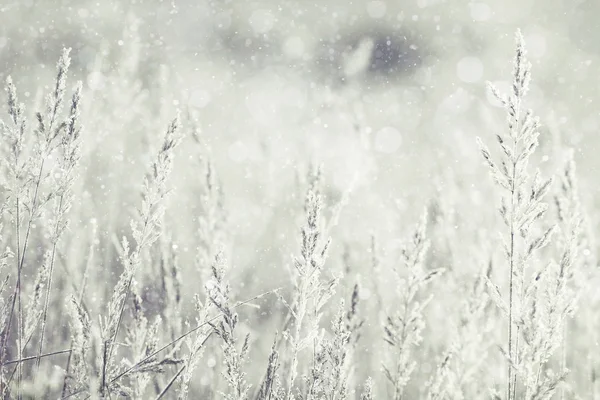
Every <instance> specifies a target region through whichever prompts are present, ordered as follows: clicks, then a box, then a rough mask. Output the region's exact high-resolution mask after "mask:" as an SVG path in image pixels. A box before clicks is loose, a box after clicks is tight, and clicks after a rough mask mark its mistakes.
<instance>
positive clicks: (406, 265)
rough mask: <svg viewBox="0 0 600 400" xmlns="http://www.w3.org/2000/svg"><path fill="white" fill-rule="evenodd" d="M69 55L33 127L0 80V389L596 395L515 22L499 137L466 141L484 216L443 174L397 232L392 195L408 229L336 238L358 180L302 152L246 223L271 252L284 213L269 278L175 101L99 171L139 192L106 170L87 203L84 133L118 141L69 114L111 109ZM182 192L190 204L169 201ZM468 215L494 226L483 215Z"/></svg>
mask: <svg viewBox="0 0 600 400" xmlns="http://www.w3.org/2000/svg"><path fill="white" fill-rule="evenodd" d="M69 65H70V52H69V50H64V52H63V53H62V56H61V57H60V60H59V62H58V66H57V73H56V79H55V81H54V83H53V85H52V86H51V89H50V90H49V94H48V95H47V97H46V104H45V107H44V111H42V112H39V113H37V114H35V122H32V120H31V118H30V117H29V114H28V112H27V111H26V109H25V106H24V105H23V104H21V103H20V101H19V97H18V94H19V92H18V91H17V88H16V87H15V85H14V83H13V81H12V80H11V79H10V78H9V79H7V82H6V94H7V111H8V115H7V117H6V118H5V119H4V122H2V123H1V125H0V133H1V139H2V141H1V145H0V151H1V152H2V158H1V163H0V183H1V189H0V200H1V203H0V211H1V215H2V222H3V223H2V225H0V244H1V245H2V252H0V273H1V274H2V281H1V283H0V294H1V297H0V300H1V301H0V328H1V329H0V332H1V337H0V345H1V351H0V361H1V365H0V379H1V381H0V390H1V391H2V394H3V396H4V398H17V399H21V398H81V399H87V398H107V399H108V398H156V399H163V398H164V399H166V398H177V399H187V398H226V399H231V400H233V399H235V400H246V399H259V400H293V399H307V400H308V399H328V400H343V399H351V398H361V399H363V400H371V399H376V398H393V399H394V400H402V399H414V398H428V399H431V400H434V399H436V400H439V399H475V398H484V397H485V396H487V395H488V394H489V393H492V396H494V398H498V399H506V400H516V399H527V400H534V399H552V398H559V397H560V398H597V397H596V396H597V394H596V391H597V389H596V386H597V383H596V382H595V375H596V371H597V366H596V365H595V362H594V361H593V360H592V362H590V363H589V364H588V365H584V364H583V363H580V362H579V360H577V359H576V357H577V354H578V353H577V348H575V347H574V345H573V343H574V342H575V341H580V342H581V341H583V342H585V343H590V344H591V343H594V342H595V339H594V337H593V335H596V333H595V332H593V330H591V329H585V328H582V327H581V320H578V319H577V318H578V317H577V315H578V314H577V313H576V310H577V304H580V305H581V308H582V310H580V311H579V312H580V313H581V315H584V316H585V318H597V317H596V316H595V314H594V311H597V309H595V308H594V307H595V304H596V302H595V301H596V300H595V298H594V297H593V296H592V293H591V291H590V290H587V285H586V282H588V281H591V280H592V279H594V278H595V277H596V272H595V268H596V265H595V257H594V253H593V252H594V248H593V243H594V242H593V239H594V229H593V224H592V219H591V218H592V217H590V215H591V213H590V212H589V211H588V212H586V209H585V207H584V204H583V202H582V201H581V199H580V196H579V193H578V190H579V189H578V185H577V178H576V173H575V162H574V161H573V155H572V153H569V152H567V149H562V147H560V146H559V147H560V149H561V152H564V153H568V154H570V155H569V158H568V160H567V162H566V164H564V163H563V160H562V159H561V160H551V162H550V163H546V164H543V163H542V162H541V161H540V158H539V157H537V154H536V152H535V150H536V148H537V147H538V138H539V137H540V123H539V121H538V119H536V118H535V117H534V116H533V113H532V112H531V111H528V110H527V109H526V103H525V101H526V97H525V95H526V94H527V91H528V87H529V80H530V71H531V65H530V64H529V63H528V62H527V59H526V50H525V43H524V40H523V38H522V36H521V35H520V33H518V34H517V50H516V56H515V60H514V69H513V74H512V86H511V91H510V93H508V94H506V95H504V94H501V93H500V92H499V91H498V90H497V89H495V88H493V87H492V88H491V91H492V93H493V94H494V95H495V96H496V98H497V100H498V101H499V102H500V103H501V104H502V106H503V108H504V110H505V112H506V116H507V124H508V126H507V127H504V128H502V127H501V126H490V127H489V130H490V131H493V132H496V131H499V132H501V133H499V134H498V135H497V140H498V143H499V145H500V147H499V151H498V152H497V153H498V154H496V150H490V149H488V147H487V146H486V145H484V142H487V139H485V140H479V145H480V149H481V152H482V154H483V157H484V160H485V162H486V164H487V166H488V167H489V170H490V171H491V175H492V178H493V180H494V181H495V183H497V186H498V187H499V189H498V193H499V195H498V204H499V211H500V220H499V221H498V223H496V220H498V218H497V214H496V213H495V211H496V210H495V209H494V208H495V207H494V206H493V202H489V203H485V204H484V203H482V204H480V209H477V210H472V209H471V210H469V212H470V214H469V212H467V213H465V207H468V206H466V204H467V196H466V195H463V196H464V197H460V196H456V195H455V193H456V192H457V191H458V192H460V189H459V188H458V186H459V183H457V181H454V182H452V181H451V182H448V183H447V184H446V187H445V188H444V189H443V190H442V191H441V192H440V196H439V198H437V199H432V200H431V201H430V202H428V203H427V206H426V210H425V212H423V213H422V214H421V217H420V220H419V222H418V223H417V225H416V227H415V228H412V229H411V228H410V225H411V224H413V223H414V222H416V219H417V217H415V216H414V215H411V214H413V213H406V214H402V212H401V211H399V215H401V216H402V217H403V219H402V220H401V223H399V224H398V225H399V226H401V229H400V230H401V236H400V235H398V233H397V232H396V231H394V232H393V235H394V236H400V237H404V236H405V235H408V237H407V238H406V239H404V240H401V241H397V240H395V239H394V240H390V241H388V242H386V241H385V240H384V241H382V242H381V243H380V242H379V238H380V237H381V238H385V237H386V234H388V233H389V231H388V232H386V227H385V226H383V225H377V224H373V225H372V226H371V228H372V229H371V231H370V232H365V234H364V235H363V234H362V232H359V233H360V234H359V233H357V235H356V237H360V238H364V241H360V240H356V241H355V242H350V241H348V242H347V243H344V242H340V243H337V242H336V234H337V235H339V236H340V237H344V238H347V237H348V236H346V235H343V230H344V229H350V230H352V229H356V228H355V227H353V226H351V225H347V224H344V218H346V217H347V215H346V214H344V206H345V205H346V204H347V203H351V202H352V196H354V195H356V193H350V191H348V192H347V193H343V194H339V193H338V194H335V193H334V194H333V195H332V191H331V190H330V189H329V188H328V186H327V177H326V176H325V175H324V173H323V171H322V170H321V169H320V168H310V169H309V170H308V171H304V170H303V169H302V168H298V169H297V171H296V178H297V179H296V182H295V186H294V190H293V191H290V192H293V193H289V194H288V197H286V198H285V199H282V200H281V204H282V208H283V209H284V210H285V212H283V213H281V215H279V216H285V218H274V219H275V220H277V222H281V220H284V221H283V222H284V224H285V226H286V228H285V232H266V233H264V235H265V237H270V238H272V242H269V244H268V247H269V248H271V247H272V246H273V247H275V248H276V250H277V251H279V253H281V252H282V250H286V249H287V248H286V247H284V246H282V247H281V248H277V246H278V243H281V242H278V240H279V238H280V237H279V236H278V235H281V236H285V235H287V234H288V233H289V232H291V231H293V227H294V226H295V224H297V223H298V221H299V218H302V222H301V229H300V235H299V237H298V238H296V239H295V241H296V242H297V243H299V244H298V245H297V246H296V249H297V250H295V251H294V253H295V254H296V256H293V257H292V259H291V265H288V264H289V263H288V261H289V259H287V260H286V259H285V257H280V259H279V260H278V265H280V264H283V265H287V266H288V267H287V269H288V272H289V277H288V278H286V279H284V280H282V279H279V276H280V275H281V274H279V273H278V272H277V271H280V270H284V269H285V268H284V267H279V266H278V268H277V271H275V272H273V271H270V270H269V268H270V266H269V265H267V264H266V263H265V264H264V265H263V264H262V263H261V264H259V265H257V266H256V268H255V269H254V270H249V269H240V268H238V265H236V264H235V263H229V262H227V261H226V255H235V254H236V245H239V241H240V239H239V234H238V233H237V231H238V230H239V229H241V228H240V226H239V224H238V225H236V224H234V223H232V221H231V220H230V219H229V218H228V212H227V207H228V204H227V202H226V201H225V199H226V195H227V190H225V189H224V186H225V185H224V183H223V182H221V180H220V179H219V174H218V168H217V167H216V166H215V164H214V163H213V161H212V152H211V149H210V146H209V143H208V141H207V140H206V139H205V137H204V136H203V132H202V130H201V129H200V127H199V126H200V122H201V119H202V118H201V116H197V115H194V113H193V112H192V111H187V110H186V112H185V113H183V116H182V117H179V116H178V117H177V118H175V119H174V120H172V122H170V123H169V124H168V126H167V127H166V130H161V129H158V128H156V126H155V125H154V124H152V123H149V122H148V121H144V122H139V124H140V125H142V126H144V129H143V132H144V143H145V151H144V165H145V167H144V168H146V170H145V172H140V171H138V169H137V168H131V171H129V170H128V171H127V172H131V173H130V174H124V173H123V172H124V171H118V170H117V171H115V173H116V174H117V175H119V176H117V177H114V176H113V177H112V178H111V179H112V180H111V181H108V182H106V183H103V185H104V184H106V185H111V184H114V183H115V182H118V181H122V183H123V185H121V187H122V186H126V185H129V184H130V183H131V182H130V179H131V180H132V181H139V182H140V183H141V188H140V189H139V190H138V189H136V190H133V191H131V192H132V193H133V192H134V193H135V194H136V196H137V197H135V198H134V196H132V195H129V194H128V193H129V192H127V191H126V190H124V189H119V186H118V185H115V186H114V188H113V190H112V191H109V192H108V193H105V194H104V195H103V197H102V199H103V200H102V202H104V203H101V202H100V200H98V198H99V197H98V198H94V196H100V194H99V193H97V192H93V190H91V191H89V190H88V189H86V184H89V181H90V179H93V173H94V171H95V170H94V169H93V168H90V166H91V165H92V164H93V161H91V160H92V158H91V157H92V154H93V152H90V151H87V152H86V151H84V147H85V146H84V145H83V144H82V143H85V142H86V141H89V142H93V143H94V146H100V147H102V146H104V147H105V148H106V149H113V148H114V147H115V146H117V144H115V143H109V142H107V143H106V144H98V143H97V142H95V141H94V140H93V138H94V135H97V133H96V132H95V131H94V129H97V128H98V125H97V124H96V125H94V124H93V125H92V127H93V128H92V129H90V128H86V129H84V128H83V125H84V124H86V121H85V118H84V116H85V115H88V116H89V117H90V118H92V119H93V116H92V115H91V114H90V112H89V111H88V113H85V112H82V107H83V108H84V109H85V108H86V107H88V108H89V109H90V110H93V108H94V107H98V112H102V111H103V110H104V108H105V107H109V106H110V105H101V106H100V105H96V104H89V103H88V104H87V105H86V93H85V90H83V89H82V85H81V84H78V85H76V86H75V88H74V89H73V90H71V87H70V86H69V85H70V84H69V83H68V81H69V79H68V73H69V71H68V70H69ZM117 73H118V74H121V76H125V75H126V76H127V77H130V74H131V73H132V72H131V71H129V70H128V71H125V72H123V71H118V72H117ZM124 81H126V80H122V81H120V82H121V84H123V82H124ZM126 89H127V87H126V86H124V87H123V92H122V93H120V94H114V96H115V97H119V96H120V97H121V98H120V100H119V101H120V102H123V101H124V98H128V99H130V100H132V103H134V101H133V99H134V98H135V97H136V96H135V93H134V92H135V91H134V89H133V88H131V87H129V88H128V89H127V90H131V91H132V92H126V91H125V90H126ZM68 98H70V102H69V103H68V104H66V103H67V101H66V100H65V99H68ZM119 104H121V103H119ZM125 118H126V116H125ZM129 122H132V124H133V122H135V121H129ZM106 123H107V124H109V125H110V126H116V125H118V124H117V122H116V121H114V120H109V121H107V122H106ZM125 125H127V124H125ZM358 129H360V127H359V128H358ZM161 132H165V133H164V134H161ZM106 140H107V141H110V140H111V139H110V138H108V139H106ZM130 140H133V139H130ZM188 144H189V146H187V145H188ZM94 146H92V147H91V148H92V149H93V148H94ZM265 146H267V144H265ZM89 148H90V147H87V149H89ZM186 152H187V153H188V154H189V155H190V157H189V158H190V159H192V162H190V163H188V164H189V165H188V164H186V161H188V160H186V158H185V157H182V156H181V153H184V154H185V153H186ZM180 163H181V164H182V165H185V166H186V167H187V168H189V169H190V170H192V171H194V173H195V175H196V178H195V180H194V182H195V183H196V185H195V186H193V187H194V189H193V190H191V192H192V193H184V191H182V190H181V188H180V187H175V186H177V185H174V179H173V178H177V177H178V174H181V172H180V171H178V170H177V168H176V164H180ZM132 165H134V163H132ZM536 165H537V166H539V169H545V172H547V173H549V174H556V175H557V176H559V178H558V179H556V181H557V182H558V183H559V184H556V183H555V184H553V179H542V178H541V176H542V173H541V172H540V171H539V170H536V172H535V173H534V175H533V176H530V174H529V172H528V171H529V170H530V169H531V167H532V166H536ZM563 165H564V167H563ZM555 166H556V168H555ZM482 169H483V168H482ZM138 172H140V173H139V174H138ZM261 173H263V174H264V176H265V177H266V176H272V175H269V174H273V171H268V170H263V171H261ZM130 175H131V176H130ZM90 176H91V177H90ZM198 176H200V178H197V177H198ZM265 182H266V183H268V184H271V185H279V184H281V185H283V183H281V182H278V181H271V182H269V181H268V179H266V178H265ZM481 185H482V187H485V183H481ZM289 187H291V186H289ZM172 192H174V194H172ZM186 196H191V197H192V198H193V199H195V200H194V207H193V208H191V207H190V208H188V209H182V208H181V207H180V206H178V207H177V208H174V207H169V206H170V205H172V203H173V198H175V200H178V199H183V198H186ZM494 197H496V196H494ZM550 197H553V199H554V202H553V205H552V206H553V207H554V208H555V209H556V212H550V211H551V210H553V208H552V206H551V205H550V204H548V203H547V200H546V199H547V198H550ZM301 199H303V200H301ZM272 200H273V198H269V199H267V201H272ZM421 201H427V199H421ZM461 202H463V203H462V204H461ZM327 203H329V204H327ZM130 204H134V205H135V207H136V211H135V212H132V213H130V214H131V216H130V217H129V218H128V219H129V220H130V223H129V225H127V224H125V223H122V221H120V220H119V218H118V217H117V216H121V215H123V214H124V212H123V211H122V210H121V208H124V207H125V208H127V207H129V205H130ZM176 204H179V205H181V203H176ZM449 204H450V205H449ZM452 204H454V205H455V206H456V207H454V206H453V205H452ZM270 206H271V207H274V205H273V204H270ZM302 206H304V212H301V207H302ZM453 207H454V208H453ZM106 209H109V210H111V211H109V212H108V213H104V214H103V215H102V216H100V212H101V210H106ZM117 211H118V212H117ZM244 211H246V210H244ZM251 211H252V210H251V209H250V208H249V209H248V210H247V212H248V214H250V213H251ZM290 211H291V212H290ZM125 212H127V210H125ZM270 212H271V211H270ZM95 213H98V215H97V216H95ZM473 213H475V214H476V213H480V214H481V215H488V216H489V217H488V219H487V221H492V222H490V225H489V226H488V227H487V228H486V229H481V228H480V227H479V226H478V224H479V223H480V222H481V221H482V220H483V219H480V218H477V217H475V216H474V215H473ZM90 216H92V217H91V218H90ZM405 216H406V218H404V217H405ZM177 218H185V219H188V220H193V225H194V229H193V230H192V232H193V233H192V234H190V232H189V231H186V230H185V229H179V227H178V225H177V223H176V221H177ZM296 218H298V219H296ZM396 218H397V216H396V215H385V216H384V219H386V220H389V221H390V223H391V222H392V221H395V220H396ZM87 220H90V221H92V222H91V223H89V224H88V223H87V222H85V221H87ZM459 226H460V228H458V227H459ZM275 227H276V228H277V229H279V230H281V229H284V228H282V227H281V226H275ZM275 227H274V228H275ZM274 230H275V229H274ZM497 230H501V231H502V234H501V237H500V238H498V237H497V236H495V235H494V232H495V231H497ZM269 235H271V236H269ZM296 236H297V235H296ZM330 236H331V237H333V240H332V239H330ZM382 243H383V244H382ZM256 252H257V253H258V252H259V250H256ZM190 254H192V255H191V256H190ZM259 260H262V259H261V258H260V257H259ZM248 271H250V272H248ZM272 272H273V273H272ZM253 274H258V277H257V279H253V277H252V275H253ZM265 288H266V289H265ZM586 296H587V297H586ZM582 298H583V300H582ZM588 300H589V301H588ZM569 321H572V322H569ZM570 367H571V368H572V371H569V369H570ZM590 377H591V378H590Z"/></svg>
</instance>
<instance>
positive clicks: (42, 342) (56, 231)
mask: <svg viewBox="0 0 600 400" xmlns="http://www.w3.org/2000/svg"><path fill="white" fill-rule="evenodd" d="M63 200H64V196H60V201H59V204H58V206H57V217H56V226H55V228H54V235H55V237H54V240H53V241H54V243H53V244H52V255H51V256H50V267H49V271H48V284H47V285H46V299H45V301H44V310H43V312H42V326H41V332H40V343H39V346H38V352H37V354H38V356H39V355H41V354H42V351H43V348H44V333H45V332H46V319H47V316H48V306H49V305H50V290H51V289H52V272H53V271H54V260H55V257H56V247H57V244H58V238H57V235H58V229H59V223H60V218H61V216H60V215H58V214H60V213H61V210H62V205H63ZM35 367H36V371H37V373H36V376H37V375H38V374H39V372H40V358H38V360H37V361H36V365H35Z"/></svg>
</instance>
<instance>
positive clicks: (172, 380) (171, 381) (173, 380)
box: [156, 365, 185, 400]
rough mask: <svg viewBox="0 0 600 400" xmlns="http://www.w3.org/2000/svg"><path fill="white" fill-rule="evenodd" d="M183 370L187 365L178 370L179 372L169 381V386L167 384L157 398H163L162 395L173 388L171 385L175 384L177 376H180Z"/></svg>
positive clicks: (157, 399) (158, 399)
mask: <svg viewBox="0 0 600 400" xmlns="http://www.w3.org/2000/svg"><path fill="white" fill-rule="evenodd" d="M183 370H185V365H184V366H183V367H181V368H180V369H179V371H177V373H176V374H175V376H174V377H173V378H172V379H171V380H170V381H169V383H168V384H167V386H165V388H164V389H163V390H162V391H161V392H160V393H159V395H158V396H156V400H160V399H162V397H163V396H164V395H165V394H166V393H167V391H168V390H169V389H170V388H171V386H173V384H174V383H175V381H176V380H177V378H179V376H180V375H181V374H182V373H183Z"/></svg>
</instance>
